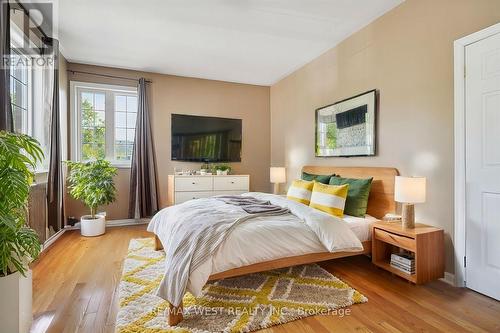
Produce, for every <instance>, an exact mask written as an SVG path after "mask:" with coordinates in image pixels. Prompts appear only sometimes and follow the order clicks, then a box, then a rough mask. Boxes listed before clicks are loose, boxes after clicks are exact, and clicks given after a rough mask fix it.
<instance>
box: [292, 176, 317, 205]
mask: <svg viewBox="0 0 500 333" xmlns="http://www.w3.org/2000/svg"><path fill="white" fill-rule="evenodd" d="M313 186H314V183H313V182H308V181H306V180H301V179H297V180H294V181H293V183H292V185H290V188H289V189H288V193H287V194H286V197H287V199H290V200H295V201H298V202H300V203H303V204H304V205H309V201H310V200H311V194H312V189H313Z"/></svg>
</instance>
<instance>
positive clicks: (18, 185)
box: [0, 131, 43, 332]
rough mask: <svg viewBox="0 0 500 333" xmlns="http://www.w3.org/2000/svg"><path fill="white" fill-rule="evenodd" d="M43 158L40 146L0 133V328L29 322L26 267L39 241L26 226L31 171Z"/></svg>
mask: <svg viewBox="0 0 500 333" xmlns="http://www.w3.org/2000/svg"><path fill="white" fill-rule="evenodd" d="M42 158H43V153H42V150H41V148H40V145H39V143H38V142H37V141H36V140H35V139H33V138H31V137H29V136H27V135H23V134H15V133H8V132H5V131H0V295H2V296H1V297H0V323H1V324H0V326H1V330H2V332H28V331H29V329H30V326H31V321H32V298H31V297H32V277H31V271H30V269H29V266H28V264H29V263H30V262H31V261H33V260H34V259H36V258H37V257H38V254H39V253H40V249H41V246H40V241H39V239H38V236H37V234H36V233H35V231H34V230H32V229H30V228H29V227H28V226H27V224H26V220H27V219H26V217H27V203H28V195H29V191H30V186H31V184H32V182H33V179H34V173H33V170H34V169H35V167H36V164H37V163H38V162H40V161H41V160H42Z"/></svg>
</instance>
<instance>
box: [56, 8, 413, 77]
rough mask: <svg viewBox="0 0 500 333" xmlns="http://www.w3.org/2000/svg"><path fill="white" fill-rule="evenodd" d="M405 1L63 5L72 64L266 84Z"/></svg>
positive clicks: (62, 29)
mask: <svg viewBox="0 0 500 333" xmlns="http://www.w3.org/2000/svg"><path fill="white" fill-rule="evenodd" d="M403 1H404V0H140V1H138V0H106V1H103V0H60V1H59V29H58V30H59V39H60V43H61V46H62V52H63V54H64V55H65V56H66V57H67V59H68V60H69V61H71V62H79V63H86V64H94V65H103V66H111V67H121V68H128V69H135V70H141V71H148V72H156V73H164V74H174V75H181V76H189V77H198V78H206V79H214V80H222V81H230V82H241V83H250V84H258V85H271V84H273V83H275V82H277V81H279V80H280V79H281V78H283V77H285V76H286V75H288V74H290V73H292V72H293V71H294V70H296V69H298V68H300V67H301V66H302V65H304V64H306V63H308V62H309V61H311V60H312V59H314V58H316V57H317V56H319V55H320V54H322V53H323V52H325V51H326V50H328V49H329V48H331V47H333V46H335V45H336V44H338V43H339V42H340V41H342V40H343V39H345V38H346V37H347V36H349V35H351V34H352V33H354V32H355V31H357V30H359V29H360V28H362V27H363V26H365V25H367V24H368V23H370V22H371V21H373V20H374V19H376V18H377V17H379V16H381V15H382V14H384V13H385V12H387V11H389V10H390V9H392V8H393V7H395V6H397V5H398V4H400V3H401V2H403Z"/></svg>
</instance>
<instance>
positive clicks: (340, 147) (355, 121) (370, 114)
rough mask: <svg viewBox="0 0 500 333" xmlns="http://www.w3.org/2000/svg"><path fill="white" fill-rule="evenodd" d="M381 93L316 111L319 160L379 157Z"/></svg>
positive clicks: (373, 91) (355, 97) (316, 146)
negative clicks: (377, 144) (376, 143)
mask: <svg viewBox="0 0 500 333" xmlns="http://www.w3.org/2000/svg"><path fill="white" fill-rule="evenodd" d="M376 114H377V91H376V90H370V91H368V92H365V93H363V94H360V95H357V96H354V97H351V98H348V99H345V100H343V101H340V102H337V103H334V104H331V105H327V106H324V107H321V108H319V109H317V110H316V144H315V152H316V156H317V157H332V156H335V157H349V156H372V155H375V142H376V133H375V124H376V122H375V117H376Z"/></svg>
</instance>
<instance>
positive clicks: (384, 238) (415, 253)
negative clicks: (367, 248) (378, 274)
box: [372, 222, 444, 284]
mask: <svg viewBox="0 0 500 333" xmlns="http://www.w3.org/2000/svg"><path fill="white" fill-rule="evenodd" d="M443 239H444V233H443V230H442V229H439V228H435V227H432V226H429V225H425V224H420V223H417V224H416V225H415V227H414V228H413V229H407V228H403V227H402V226H401V224H400V223H394V222H375V223H374V224H373V225H372V262H373V264H375V265H377V266H378V267H381V268H383V269H385V270H387V271H389V272H391V273H394V274H396V275H398V276H400V277H402V278H404V279H406V280H408V281H410V282H413V283H415V284H422V283H426V282H429V281H432V280H435V279H439V278H442V277H444V240H443ZM402 250H405V251H407V253H408V258H410V261H406V264H405V265H400V266H403V267H409V270H410V271H411V267H412V262H411V260H412V259H411V257H413V258H414V259H413V260H414V264H413V265H414V267H415V268H414V270H415V272H414V274H412V273H411V272H410V273H408V272H405V271H403V270H402V269H401V268H400V267H394V266H393V255H394V254H396V255H397V254H399V253H401V251H402ZM396 259H399V260H400V261H399V262H401V258H396Z"/></svg>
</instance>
